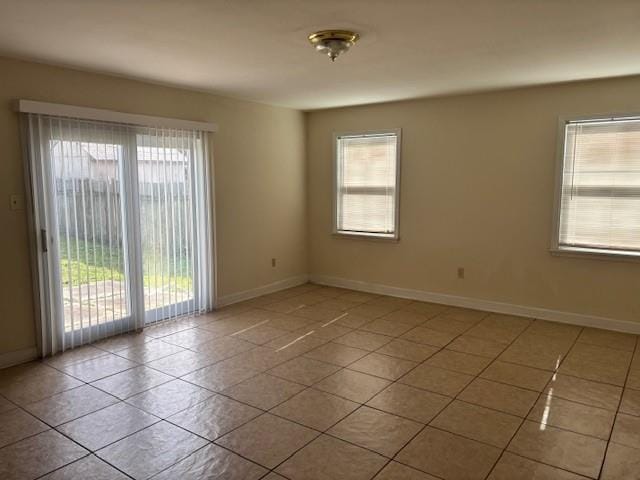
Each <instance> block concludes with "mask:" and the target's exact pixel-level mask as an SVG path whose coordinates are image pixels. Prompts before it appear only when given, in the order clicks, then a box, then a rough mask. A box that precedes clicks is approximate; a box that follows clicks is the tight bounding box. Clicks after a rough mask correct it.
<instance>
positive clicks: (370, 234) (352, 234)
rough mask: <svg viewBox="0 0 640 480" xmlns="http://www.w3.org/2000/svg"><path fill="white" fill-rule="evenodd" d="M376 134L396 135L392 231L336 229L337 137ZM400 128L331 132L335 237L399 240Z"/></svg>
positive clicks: (337, 204)
mask: <svg viewBox="0 0 640 480" xmlns="http://www.w3.org/2000/svg"><path fill="white" fill-rule="evenodd" d="M378 135H395V136H396V176H395V199H394V200H395V201H394V227H393V232H392V233H389V234H385V233H374V232H349V231H346V230H339V229H338V206H339V202H338V194H339V186H338V171H339V166H338V162H339V161H340V158H339V155H338V139H339V138H342V137H367V136H378ZM401 152H402V129H401V128H387V129H380V130H358V131H347V132H334V133H333V172H332V175H333V199H332V210H333V214H332V232H331V233H332V235H333V236H334V237H336V238H352V239H363V240H374V241H383V242H398V241H399V240H400V172H401V158H402V154H401Z"/></svg>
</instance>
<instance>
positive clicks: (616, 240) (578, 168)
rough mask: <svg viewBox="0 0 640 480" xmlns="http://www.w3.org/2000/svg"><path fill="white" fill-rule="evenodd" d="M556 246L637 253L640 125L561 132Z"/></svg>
mask: <svg viewBox="0 0 640 480" xmlns="http://www.w3.org/2000/svg"><path fill="white" fill-rule="evenodd" d="M559 227H560V228H559V246H560V247H561V248H562V247H569V248H571V247H581V248H588V249H597V250H604V251H622V252H640V119H636V118H629V119H611V120H597V121H595V120H594V121H580V122H570V123H568V124H567V125H566V127H565V147H564V159H563V171H562V192H561V206H560V226H559Z"/></svg>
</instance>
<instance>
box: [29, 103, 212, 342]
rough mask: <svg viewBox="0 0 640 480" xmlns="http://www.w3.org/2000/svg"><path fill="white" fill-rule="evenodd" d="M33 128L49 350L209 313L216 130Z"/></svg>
mask: <svg viewBox="0 0 640 480" xmlns="http://www.w3.org/2000/svg"><path fill="white" fill-rule="evenodd" d="M26 122H27V131H28V139H29V143H28V150H29V169H30V177H31V182H32V187H33V189H32V190H33V199H34V216H35V218H34V220H35V224H36V227H37V228H38V230H39V233H40V235H39V237H38V243H39V250H40V254H39V256H38V267H39V268H38V270H39V272H38V283H39V288H40V296H41V311H40V316H41V320H42V328H41V338H42V342H41V343H42V346H43V353H44V354H51V353H56V352H58V351H62V350H64V349H66V348H69V347H73V346H75V345H80V344H84V343H88V342H92V341H95V340H97V339H100V338H104V337H106V336H110V335H114V334H118V333H122V332H125V331H129V330H132V329H136V328H141V327H143V326H144V325H145V324H148V323H151V322H158V321H161V320H166V319H169V318H173V317H176V316H179V315H184V314H188V313H198V312H201V311H204V310H206V309H208V308H209V307H210V301H211V296H210V294H209V292H210V285H211V273H210V272H211V269H210V268H209V267H210V258H211V219H210V218H209V216H210V214H209V195H210V194H209V180H208V178H209V173H208V161H207V136H206V133H204V132H201V131H196V130H180V129H169V128H146V127H144V128H143V127H137V126H133V125H126V124H117V123H110V122H100V121H88V120H79V119H71V118H63V117H54V116H48V115H39V114H28V115H26Z"/></svg>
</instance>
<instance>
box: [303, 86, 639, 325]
mask: <svg viewBox="0 0 640 480" xmlns="http://www.w3.org/2000/svg"><path fill="white" fill-rule="evenodd" d="M639 92H640V77H635V78H625V79H614V80H603V81H596V82H585V83H574V84H564V85H555V86H548V87H539V88H529V89H519V90H511V91H502V92H494V93H485V94H476V95H466V96H454V97H442V98H433V99H426V100H415V101H407V102H397V103H389V104H379V105H372V106H363V107H354V108H343V109H334V110H324V111H318V112H312V113H309V114H307V161H308V193H307V195H308V201H309V242H310V269H311V272H312V273H313V274H314V275H327V276H332V277H339V278H344V279H351V280H359V281H366V282H371V283H376V284H383V285H390V286H395V287H402V288H411V289H418V290H424V291H427V292H436V293H445V294H451V295H458V296H463V297H471V298H474V299H483V300H491V301H499V302H505V303H511V304H516V305H523V306H532V307H540V308H546V309H552V310H560V311H564V312H574V313H578V314H583V315H596V316H601V317H607V318H613V319H619V320H628V321H634V322H640V263H629V262H619V261H602V260H594V259H588V258H568V257H557V256H552V255H551V254H550V253H549V246H550V239H551V226H552V210H553V195H554V168H555V159H556V133H557V123H558V116H559V115H568V114H589V113H603V112H605V113H606V112H638V111H640V95H639V94H638V93H639ZM383 128H402V135H403V137H402V149H403V150H402V160H401V162H402V163H401V164H402V172H401V173H402V180H401V182H402V183H401V200H400V241H399V242H398V243H396V244H394V243H382V242H374V241H362V240H354V239H340V238H332V236H331V222H332V215H331V208H332V206H331V205H332V161H333V159H332V133H333V132H340V131H358V130H376V129H383ZM458 266H461V267H464V268H465V269H466V278H465V279H464V280H459V279H457V271H456V269H457V267H458Z"/></svg>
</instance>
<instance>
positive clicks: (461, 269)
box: [458, 267, 464, 278]
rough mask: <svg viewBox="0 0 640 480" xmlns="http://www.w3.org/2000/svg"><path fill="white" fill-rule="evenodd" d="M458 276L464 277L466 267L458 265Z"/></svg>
mask: <svg viewBox="0 0 640 480" xmlns="http://www.w3.org/2000/svg"><path fill="white" fill-rule="evenodd" d="M458 278H464V267H458Z"/></svg>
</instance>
